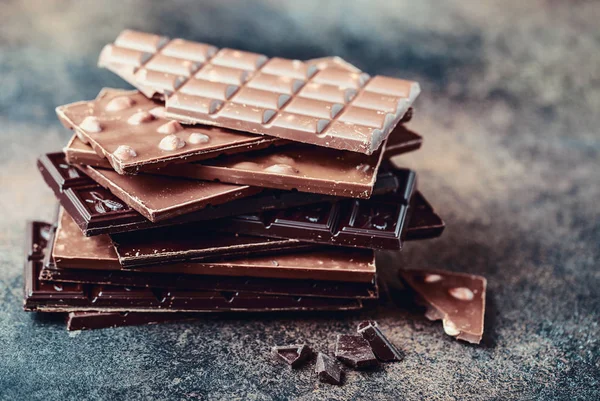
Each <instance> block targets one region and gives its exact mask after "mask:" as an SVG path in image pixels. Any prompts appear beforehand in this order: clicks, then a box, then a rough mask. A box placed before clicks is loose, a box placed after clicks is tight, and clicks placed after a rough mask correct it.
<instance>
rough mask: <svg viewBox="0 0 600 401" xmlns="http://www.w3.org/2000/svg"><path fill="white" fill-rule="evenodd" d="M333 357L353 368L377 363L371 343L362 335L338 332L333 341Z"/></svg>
mask: <svg viewBox="0 0 600 401" xmlns="http://www.w3.org/2000/svg"><path fill="white" fill-rule="evenodd" d="M335 357H336V358H337V359H339V360H340V361H342V362H343V363H345V364H346V365H348V366H350V367H353V368H355V369H364V368H369V367H372V366H376V365H378V364H379V362H378V361H377V358H376V357H375V354H374V353H373V350H372V348H371V345H370V344H369V342H368V341H367V340H365V339H364V338H363V337H362V336H354V335H347V334H339V335H338V336H337V341H336V343H335Z"/></svg>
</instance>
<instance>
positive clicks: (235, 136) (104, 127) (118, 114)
mask: <svg viewBox="0 0 600 401" xmlns="http://www.w3.org/2000/svg"><path fill="white" fill-rule="evenodd" d="M56 114H57V115H58V118H59V120H60V121H61V122H62V123H63V125H64V126H65V127H67V128H69V129H72V130H74V131H75V133H76V134H77V136H78V137H79V138H80V139H81V140H82V141H83V142H85V143H89V144H90V145H91V146H92V147H93V148H94V150H95V151H96V152H98V155H99V157H102V158H104V159H105V160H106V161H108V163H109V164H110V165H111V166H112V168H114V169H115V171H117V172H118V173H119V174H136V173H137V172H139V171H146V170H154V169H156V168H159V167H162V166H165V165H167V164H171V163H188V162H191V161H195V160H202V159H210V158H213V157H217V156H219V155H222V154H232V153H236V152H247V151H249V150H252V149H262V148H265V147H269V146H276V145H283V144H285V143H286V141H284V140H281V139H277V138H271V137H264V136H258V135H251V134H248V133H243V132H236V131H231V130H227V129H221V128H217V127H209V126H194V127H189V126H187V127H186V126H182V125H181V124H179V123H177V122H176V121H170V120H168V119H166V118H165V117H164V107H163V105H161V104H158V103H155V102H153V101H152V100H149V99H147V98H146V97H145V96H144V95H142V94H141V93H139V92H138V91H125V90H122V89H110V88H105V89H103V90H102V91H101V92H100V93H99V94H98V96H97V97H96V99H95V100H93V101H89V102H88V101H83V102H76V103H71V104H67V105H64V106H60V107H57V108H56Z"/></svg>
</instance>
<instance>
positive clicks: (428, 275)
mask: <svg viewBox="0 0 600 401" xmlns="http://www.w3.org/2000/svg"><path fill="white" fill-rule="evenodd" d="M400 275H401V276H402V278H403V279H404V280H405V281H406V282H407V283H408V285H409V286H410V287H411V288H412V289H413V290H414V291H415V292H416V293H417V294H418V295H419V296H420V297H421V298H422V299H423V301H424V302H425V304H426V305H427V308H428V309H427V312H426V314H425V316H426V317H427V318H428V319H429V320H442V324H443V326H444V331H445V332H446V334H448V335H449V336H452V337H455V338H457V339H458V340H464V341H467V342H470V343H472V344H479V342H480V341H481V338H482V336H483V324H484V315H485V292H486V287H487V280H486V279H485V277H482V276H476V275H473V274H464V273H454V272H448V271H437V270H428V271H417V270H401V271H400Z"/></svg>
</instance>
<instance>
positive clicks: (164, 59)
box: [98, 30, 420, 154]
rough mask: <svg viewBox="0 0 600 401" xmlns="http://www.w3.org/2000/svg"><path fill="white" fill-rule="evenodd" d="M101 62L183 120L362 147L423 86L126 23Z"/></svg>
mask: <svg viewBox="0 0 600 401" xmlns="http://www.w3.org/2000/svg"><path fill="white" fill-rule="evenodd" d="M98 64H99V66H101V67H105V68H107V69H109V70H111V71H113V72H115V73H116V74H118V75H119V76H121V77H122V78H124V79H125V80H126V81H128V82H130V83H131V84H132V85H133V86H135V87H136V88H138V89H139V90H140V91H141V92H142V93H144V94H145V95H146V96H147V97H149V98H153V97H163V98H165V97H166V100H165V106H166V107H165V108H166V116H167V117H169V118H173V119H176V120H179V121H180V122H184V123H192V124H207V125H216V126H220V127H224V128H230V129H234V130H238V131H244V132H251V133H256V134H266V135H269V136H274V137H279V138H284V139H289V140H292V141H295V142H305V143H310V144H313V145H319V146H324V147H330V148H335V149H341V150H350V151H354V152H360V153H365V154H371V153H373V152H374V151H375V150H377V149H378V148H379V147H380V146H381V144H382V143H383V141H384V140H385V139H386V138H387V136H388V135H389V133H390V132H391V130H392V129H393V128H394V127H395V126H396V125H397V124H398V122H399V121H400V119H401V118H402V117H403V116H404V114H405V113H406V111H407V110H408V108H409V107H410V106H411V105H412V103H413V101H414V100H415V99H416V97H417V96H418V94H419V92H420V88H419V84H418V83H416V82H413V81H405V80H401V79H397V78H391V77H384V76H375V77H370V76H369V75H368V74H365V73H361V72H351V71H348V69H347V68H343V67H342V68H340V67H337V66H333V67H332V66H331V65H329V64H328V63H326V64H325V65H323V64H321V63H319V62H317V63H312V64H311V63H306V62H302V61H299V60H287V59H282V58H272V59H269V58H267V57H266V56H264V55H261V54H256V53H250V52H245V51H239V50H233V49H221V50H218V49H217V48H215V47H214V46H210V45H206V44H203V43H197V42H189V41H185V40H182V39H173V40H169V39H168V38H166V37H163V36H158V35H152V34H147V33H141V32H135V31H131V30H127V31H123V32H122V33H121V34H120V35H119V36H118V37H117V39H116V40H115V42H114V44H110V45H107V46H106V47H105V48H104V49H103V50H102V53H101V54H100V58H99V61H98ZM320 66H321V67H323V68H322V69H319V67H320Z"/></svg>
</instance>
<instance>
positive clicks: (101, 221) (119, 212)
mask: <svg viewBox="0 0 600 401" xmlns="http://www.w3.org/2000/svg"><path fill="white" fill-rule="evenodd" d="M38 169H39V170H40V173H41V174H42V177H43V178H44V181H45V182H46V184H47V185H48V186H49V187H50V188H51V189H52V191H53V192H54V194H55V195H56V197H57V198H58V199H59V201H60V202H61V204H62V205H63V207H65V209H67V211H68V212H69V214H70V215H71V216H72V217H73V218H74V219H75V221H76V222H77V224H78V225H79V227H80V228H81V230H82V231H83V232H84V233H85V234H86V235H98V234H105V233H118V232H128V231H135V230H140V229H148V228H156V227H161V226H169V225H174V224H182V223H188V222H193V221H203V220H211V219H216V218H220V217H226V216H232V215H236V214H240V213H252V212H256V211H260V210H272V209H285V208H288V207H293V206H298V205H306V204H312V203H318V202H323V201H329V202H330V201H333V200H335V199H337V198H334V197H331V196H329V195H323V194H309V193H298V192H288V191H279V190H268V191H263V192H261V193H259V194H257V195H253V196H248V197H245V198H243V199H239V200H234V201H230V202H227V203H224V204H220V205H207V206H206V207H204V208H203V209H201V210H197V211H195V212H192V213H187V214H185V215H182V216H178V217H175V218H171V219H167V220H163V221H159V222H157V223H153V222H151V221H150V220H148V219H146V218H145V217H144V216H142V215H141V214H140V213H138V212H137V211H135V210H134V209H132V208H130V207H129V206H128V205H127V204H126V203H125V202H124V201H123V200H121V199H120V198H118V197H117V196H115V195H114V194H113V193H111V192H110V191H109V190H107V189H105V188H104V187H102V186H101V185H99V184H97V183H96V182H95V181H93V180H92V179H90V178H89V177H87V176H86V175H85V174H84V173H83V172H82V171H80V170H78V169H76V168H75V167H73V166H70V165H68V164H67V163H66V162H65V159H64V154H63V153H49V154H47V155H45V156H42V157H41V158H40V159H39V160H38ZM105 174H110V172H106V173H105ZM112 178H114V182H115V183H117V182H126V181H127V180H128V179H129V178H133V177H124V176H121V175H117V174H112ZM136 178H137V177H136ZM156 178H157V177H153V179H152V180H149V179H147V180H148V181H151V182H150V184H152V183H154V184H156V183H157V182H159V181H160V180H156ZM158 178H160V177H158ZM162 179H170V178H165V177H163V178H162ZM397 187H398V180H397V178H396V176H395V173H394V171H391V170H385V171H381V172H380V173H379V174H378V179H377V182H376V183H375V187H374V192H375V193H386V192H389V191H392V190H395V189H396V188H397ZM161 188H162V187H160V186H158V188H157V191H160V190H161ZM113 189H114V188H113ZM125 199H127V198H125Z"/></svg>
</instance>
